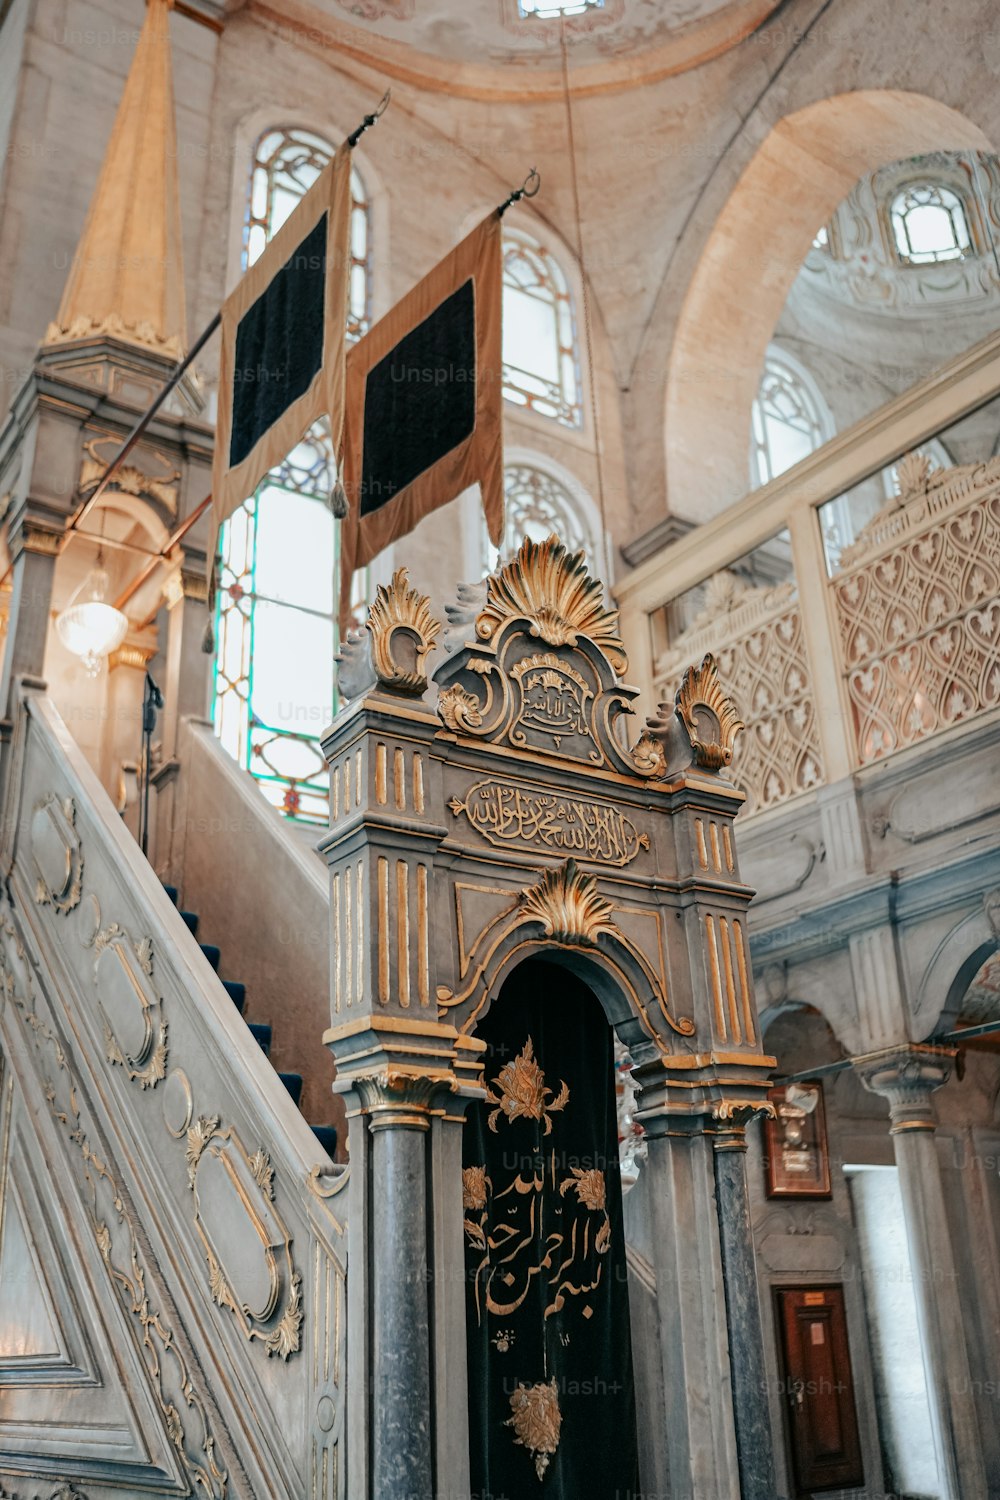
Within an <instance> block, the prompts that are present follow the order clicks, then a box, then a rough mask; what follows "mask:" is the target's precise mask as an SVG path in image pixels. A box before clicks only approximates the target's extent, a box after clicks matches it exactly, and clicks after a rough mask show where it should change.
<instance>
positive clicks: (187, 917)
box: [181, 911, 198, 937]
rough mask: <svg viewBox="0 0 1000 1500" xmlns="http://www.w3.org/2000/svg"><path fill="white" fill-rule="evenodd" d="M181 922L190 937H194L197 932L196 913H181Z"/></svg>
mask: <svg viewBox="0 0 1000 1500" xmlns="http://www.w3.org/2000/svg"><path fill="white" fill-rule="evenodd" d="M181 921H182V922H183V923H184V925H185V927H186V928H187V930H188V932H189V933H190V934H191V936H192V937H194V935H195V933H196V932H197V931H198V913H197V912H195V911H182V912H181Z"/></svg>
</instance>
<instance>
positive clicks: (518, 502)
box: [482, 464, 602, 576]
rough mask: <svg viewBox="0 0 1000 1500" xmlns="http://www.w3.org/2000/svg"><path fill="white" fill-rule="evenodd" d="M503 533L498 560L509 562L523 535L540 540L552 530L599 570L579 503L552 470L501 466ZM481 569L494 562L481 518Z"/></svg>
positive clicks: (595, 551) (597, 559)
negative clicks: (503, 505) (503, 507)
mask: <svg viewBox="0 0 1000 1500" xmlns="http://www.w3.org/2000/svg"><path fill="white" fill-rule="evenodd" d="M504 500H505V515H504V534H503V541H502V542H501V544H500V561H501V562H509V561H510V559H511V558H512V557H513V556H514V553H515V552H516V551H517V549H518V547H520V545H521V543H522V542H523V541H524V538H525V537H526V536H527V537H530V538H531V540H532V541H533V542H543V541H544V540H545V538H546V537H548V536H551V535H552V534H553V532H554V533H555V535H556V536H557V537H558V538H559V540H560V541H561V542H563V543H564V544H565V546H567V547H568V548H569V550H570V551H571V552H578V551H580V550H581V549H582V550H583V551H584V552H585V553H586V554H587V561H588V564H589V566H590V569H591V571H592V572H594V573H595V574H596V575H597V576H600V574H601V571H602V569H601V566H600V561H599V558H598V551H597V547H596V544H595V540H594V536H593V533H592V531H591V529H590V527H589V526H588V524H587V521H586V519H585V518H584V516H583V515H582V514H581V510H580V505H579V503H578V502H577V501H576V500H575V499H574V497H573V496H572V495H571V494H570V492H569V490H568V489H567V488H566V486H565V485H564V484H561V483H560V481H559V480H558V479H556V478H555V477H554V476H553V475H551V474H546V473H545V472H544V471H543V470H542V469H536V468H533V467H532V466H531V465H530V464H510V465H508V467H507V468H505V469H504ZM482 538H483V573H484V574H486V573H488V572H489V571H490V570H491V569H492V568H493V567H494V566H495V564H496V561H497V557H496V551H495V549H494V548H493V546H492V544H491V542H490V539H489V536H488V535H487V531H486V522H485V520H484V521H483V529H482Z"/></svg>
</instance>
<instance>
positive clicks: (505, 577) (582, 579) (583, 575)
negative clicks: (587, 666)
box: [476, 536, 628, 676]
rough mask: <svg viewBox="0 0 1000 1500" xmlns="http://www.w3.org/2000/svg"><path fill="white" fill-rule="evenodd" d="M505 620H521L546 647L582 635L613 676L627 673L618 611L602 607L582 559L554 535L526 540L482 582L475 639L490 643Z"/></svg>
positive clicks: (570, 642)
mask: <svg viewBox="0 0 1000 1500" xmlns="http://www.w3.org/2000/svg"><path fill="white" fill-rule="evenodd" d="M507 620H527V622H528V626H529V629H530V632H531V634H532V635H533V636H537V637H538V638H539V639H540V640H543V641H546V642H547V643H548V644H549V645H550V646H575V645H576V643H577V638H578V637H579V636H585V637H587V639H589V640H591V641H593V642H594V644H595V645H596V646H597V647H598V649H599V650H601V651H602V652H603V653H604V655H605V656H606V657H607V658H608V661H609V662H610V663H611V666H612V667H613V669H614V671H615V672H616V673H618V674H619V676H622V675H624V673H625V672H627V671H628V657H627V656H626V654H625V646H624V643H623V641H622V639H621V636H620V634H619V627H618V611H617V610H616V609H608V608H607V606H606V605H605V603H604V589H603V587H602V585H601V583H600V581H599V580H598V579H596V578H592V577H591V576H590V573H589V572H588V569H587V563H586V557H585V554H584V553H583V552H568V551H567V549H566V548H565V547H564V546H563V544H562V542H561V541H560V540H559V538H558V537H556V536H550V537H548V538H547V539H546V540H545V541H544V542H533V541H532V540H531V539H530V537H526V538H525V540H524V541H523V542H522V543H521V545H520V547H519V548H518V550H517V554H516V556H515V557H513V558H512V559H511V561H510V562H509V563H506V564H505V565H504V566H503V567H502V568H500V569H499V570H498V571H497V572H496V573H491V574H490V576H489V577H488V578H487V580H486V604H485V606H484V608H483V609H482V610H480V612H479V615H478V616H477V618H476V635H477V636H478V637H479V639H480V640H484V641H488V640H491V639H492V638H493V637H494V636H495V635H496V634H497V632H498V631H499V629H500V627H501V625H503V624H504V623H505V622H506V621H507Z"/></svg>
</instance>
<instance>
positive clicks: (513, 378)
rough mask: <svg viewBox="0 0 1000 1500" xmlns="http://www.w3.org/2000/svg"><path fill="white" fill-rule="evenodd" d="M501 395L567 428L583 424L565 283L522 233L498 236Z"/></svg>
mask: <svg viewBox="0 0 1000 1500" xmlns="http://www.w3.org/2000/svg"><path fill="white" fill-rule="evenodd" d="M503 382H504V384H503V393H504V395H505V397H506V398H507V400H508V401H513V402H515V403H516V404H517V405H518V406H526V407H528V408H529V410H531V411H536V412H538V413H539V414H540V415H541V416H543V417H552V418H554V419H555V420H556V421H557V422H562V423H564V424H565V425H566V426H567V427H579V426H581V425H582V421H583V408H582V404H581V399H580V366H579V357H578V350H577V338H576V319H575V317H574V313H573V299H572V297H571V295H570V290H569V284H568V283H567V281H566V277H565V275H564V274H563V270H562V267H561V266H560V265H559V263H558V261H556V260H555V259H554V258H553V257H552V256H551V255H550V254H549V252H548V251H547V250H546V249H545V248H544V246H542V245H540V244H539V243H538V241H537V240H536V239H534V238H532V236H531V235H529V234H528V233H527V232H526V231H525V230H523V229H515V228H513V227H512V228H509V229H507V228H505V229H504V234H503Z"/></svg>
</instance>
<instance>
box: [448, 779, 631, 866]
mask: <svg viewBox="0 0 1000 1500" xmlns="http://www.w3.org/2000/svg"><path fill="white" fill-rule="evenodd" d="M448 806H449V807H450V808H451V810H452V812H453V813H454V815H455V817H456V818H457V817H458V815H459V813H465V816H466V817H467V818H468V820H469V822H470V823H471V824H472V826H473V828H475V829H476V831H477V833H481V834H482V835H483V837H484V838H486V839H488V840H489V842H490V843H491V844H495V845H499V846H503V845H505V844H516V843H520V844H528V845H531V846H535V847H537V846H538V845H541V846H542V847H543V848H545V849H552V850H558V851H560V852H562V851H566V852H567V853H570V854H576V855H578V856H579V857H580V858H581V859H592V860H595V861H597V862H599V863H601V864H607V865H627V864H628V863H629V862H630V861H631V860H633V859H635V857H636V855H637V854H638V853H639V851H640V849H648V848H649V834H648V833H640V832H639V831H638V829H637V828H636V826H635V824H634V823H633V822H632V821H631V819H630V818H627V817H626V816H625V815H624V813H622V812H620V811H619V810H618V808H616V807H609V806H607V805H606V804H605V803H602V802H592V801H591V800H590V799H589V798H584V797H570V796H566V795H564V794H563V793H561V792H539V791H532V790H530V789H529V788H526V787H519V786H513V785H511V784H510V783H509V782H504V781H480V782H477V783H476V785H475V786H473V787H471V788H470V789H469V791H468V792H467V793H466V796H465V800H464V801H462V799H461V798H459V797H453V798H452V800H451V801H450V802H449V804H448Z"/></svg>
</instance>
